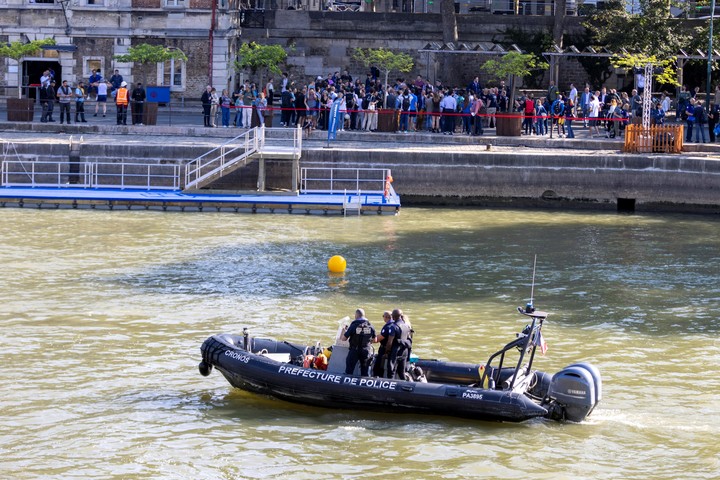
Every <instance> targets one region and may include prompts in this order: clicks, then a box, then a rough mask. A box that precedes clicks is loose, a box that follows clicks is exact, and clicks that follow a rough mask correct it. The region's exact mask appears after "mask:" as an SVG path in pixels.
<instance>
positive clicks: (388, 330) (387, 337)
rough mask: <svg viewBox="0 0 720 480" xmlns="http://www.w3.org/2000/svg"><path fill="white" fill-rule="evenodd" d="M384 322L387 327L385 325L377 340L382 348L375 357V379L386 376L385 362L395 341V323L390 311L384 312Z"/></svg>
mask: <svg viewBox="0 0 720 480" xmlns="http://www.w3.org/2000/svg"><path fill="white" fill-rule="evenodd" d="M383 320H385V325H383V328H382V330H380V335H378V336H377V338H376V341H378V342H380V348H378V353H377V355H375V363H374V364H373V377H383V376H384V373H385V371H384V370H385V368H384V367H385V362H386V360H387V354H388V353H389V352H390V347H389V345H392V344H393V341H394V339H395V322H393V319H392V315H391V314H390V311H389V310H386V311H385V312H383Z"/></svg>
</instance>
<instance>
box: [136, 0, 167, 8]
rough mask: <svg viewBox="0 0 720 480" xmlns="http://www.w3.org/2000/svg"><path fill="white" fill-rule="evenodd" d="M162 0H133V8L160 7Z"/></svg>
mask: <svg viewBox="0 0 720 480" xmlns="http://www.w3.org/2000/svg"><path fill="white" fill-rule="evenodd" d="M161 2H162V0H132V6H133V8H160V7H161Z"/></svg>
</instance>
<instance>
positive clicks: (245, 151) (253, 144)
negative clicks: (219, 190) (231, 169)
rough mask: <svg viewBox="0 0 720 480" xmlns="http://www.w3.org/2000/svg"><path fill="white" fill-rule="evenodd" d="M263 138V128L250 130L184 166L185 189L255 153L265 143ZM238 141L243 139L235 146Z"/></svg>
mask: <svg viewBox="0 0 720 480" xmlns="http://www.w3.org/2000/svg"><path fill="white" fill-rule="evenodd" d="M264 137H265V127H256V128H251V129H250V130H247V131H246V132H244V133H242V134H240V135H238V136H237V137H235V138H233V139H231V140H228V141H227V142H225V143H223V144H222V145H220V146H218V147H215V148H213V149H212V150H210V151H209V152H207V153H204V154H202V155H200V156H199V157H197V158H196V159H194V160H192V161H190V162H188V163H187V164H186V165H185V188H192V187H193V186H194V185H197V184H198V183H199V182H201V181H202V180H205V179H206V178H209V177H211V176H212V175H215V174H216V173H218V172H222V171H223V170H224V169H225V168H226V167H228V166H230V165H232V164H234V163H237V162H238V161H240V160H242V159H243V158H247V157H248V156H250V155H252V154H253V153H255V152H257V151H258V149H259V148H260V147H261V146H262V145H264V143H265V140H264ZM240 139H243V140H242V143H241V144H237V143H238V140H240ZM240 149H242V153H240V154H239V155H237V156H234V157H232V158H231V159H230V161H227V157H228V155H231V154H234V153H235V152H236V151H238V150H240ZM212 155H214V156H212ZM208 168H209V170H208Z"/></svg>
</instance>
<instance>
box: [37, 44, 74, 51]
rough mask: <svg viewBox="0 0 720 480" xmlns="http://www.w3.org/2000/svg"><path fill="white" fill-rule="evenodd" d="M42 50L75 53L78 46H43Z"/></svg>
mask: <svg viewBox="0 0 720 480" xmlns="http://www.w3.org/2000/svg"><path fill="white" fill-rule="evenodd" d="M40 48H41V49H42V50H57V51H58V52H74V51H76V50H77V45H43V46H42V47H40Z"/></svg>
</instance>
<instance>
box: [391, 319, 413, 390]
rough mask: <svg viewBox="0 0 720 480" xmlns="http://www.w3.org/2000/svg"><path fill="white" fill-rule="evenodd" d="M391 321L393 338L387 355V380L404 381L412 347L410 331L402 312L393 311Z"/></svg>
mask: <svg viewBox="0 0 720 480" xmlns="http://www.w3.org/2000/svg"><path fill="white" fill-rule="evenodd" d="M392 319H393V322H394V323H395V338H394V339H393V343H392V346H391V347H390V354H389V355H388V368H387V378H400V380H405V369H406V367H407V361H408V358H410V350H411V347H412V338H411V329H410V325H409V324H408V323H407V322H406V321H405V318H404V316H403V313H402V310H400V309H397V308H396V309H395V310H393V311H392ZM398 372H399V374H398Z"/></svg>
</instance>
